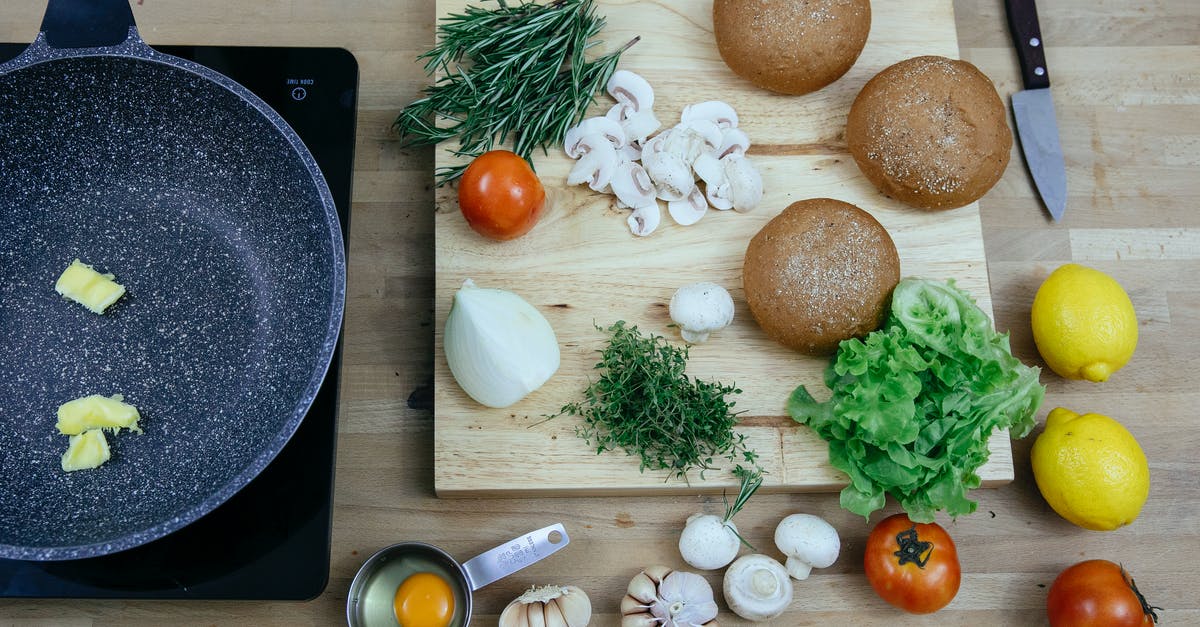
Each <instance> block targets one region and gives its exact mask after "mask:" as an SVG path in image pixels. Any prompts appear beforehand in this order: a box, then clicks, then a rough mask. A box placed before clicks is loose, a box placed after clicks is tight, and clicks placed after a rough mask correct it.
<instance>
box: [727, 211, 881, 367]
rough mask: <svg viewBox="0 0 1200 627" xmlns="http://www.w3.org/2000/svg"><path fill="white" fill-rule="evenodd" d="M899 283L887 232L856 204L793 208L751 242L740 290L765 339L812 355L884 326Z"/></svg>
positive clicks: (772, 222)
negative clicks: (742, 291)
mask: <svg viewBox="0 0 1200 627" xmlns="http://www.w3.org/2000/svg"><path fill="white" fill-rule="evenodd" d="M899 282H900V256H899V255H898V254H897V253H896V245H895V244H894V243H893V242H892V238H891V236H890V235H888V232H887V231H886V230H885V229H884V228H883V225H881V224H879V222H878V221H877V220H875V218H874V217H872V216H871V214H869V213H867V212H866V211H863V210H862V209H859V208H858V207H855V206H854V205H852V204H850V203H845V202H842V201H840V200H833V199H831V198H814V199H811V200H802V201H799V202H795V203H792V204H791V205H790V206H788V208H787V209H784V210H783V213H780V214H779V215H778V216H775V217H774V218H772V219H771V221H770V222H768V223H767V224H766V225H765V226H763V228H762V229H761V230H760V231H759V232H758V234H756V235H755V236H754V238H753V239H751V240H750V245H749V246H748V247H747V248H746V258H745V260H744V262H743V264H742V287H743V288H744V289H745V293H746V302H747V304H749V305H750V312H751V313H752V314H754V319H755V320H756V321H758V325H759V326H760V327H762V329H763V331H765V332H766V334H767V335H769V336H771V338H773V339H775V340H776V341H778V342H780V343H782V344H784V345H785V346H788V347H791V348H794V349H796V350H798V351H800V352H802V353H806V354H809V355H827V354H829V353H832V352H833V351H834V350H836V349H837V345H838V342H841V341H842V340H845V339H849V338H852V337H860V336H863V335H866V334H867V333H870V332H871V331H874V330H875V329H877V328H879V325H881V324H883V318H884V315H886V313H887V306H888V302H889V299H890V298H891V295H892V289H894V288H895V287H896V284H897V283H899Z"/></svg>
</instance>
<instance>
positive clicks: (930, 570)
mask: <svg viewBox="0 0 1200 627" xmlns="http://www.w3.org/2000/svg"><path fill="white" fill-rule="evenodd" d="M864 565H865V566H866V571H867V580H868V581H870V582H871V587H872V588H875V592H876V594H878V595H879V596H880V597H882V598H883V600H884V601H887V602H888V603H891V604H892V605H894V606H896V607H898V608H900V609H902V610H904V611H905V612H911V613H913V614H929V613H930V612H936V611H938V610H940V609H942V608H943V607H946V604H948V603H949V602H950V601H951V600H952V599H953V598H954V595H956V594H958V584H959V583H960V582H961V581H962V573H961V571H960V569H959V566H958V551H957V550H956V549H955V548H954V541H953V540H951V539H950V535H949V534H947V533H946V530H945V529H942V527H941V526H940V525H938V524H937V523H930V524H918V523H914V522H913V521H911V520H909V518H908V516H907V515H905V514H896V515H895V516H889V517H887V518H885V519H883V520H882V521H880V522H879V524H878V525H875V529H874V530H872V531H871V535H870V537H868V538H867V553H866V558H865V559H864Z"/></svg>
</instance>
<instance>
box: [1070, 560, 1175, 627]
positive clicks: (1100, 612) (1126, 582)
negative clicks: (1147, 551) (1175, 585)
mask: <svg viewBox="0 0 1200 627" xmlns="http://www.w3.org/2000/svg"><path fill="white" fill-rule="evenodd" d="M1154 609H1155V608H1152V607H1151V606H1150V604H1149V603H1147V602H1146V598H1145V597H1143V596H1142V593H1140V592H1138V589H1137V586H1135V585H1133V577H1130V576H1129V573H1127V572H1125V569H1124V568H1121V567H1120V566H1118V565H1117V564H1114V563H1112V562H1110V561H1108V560H1087V561H1085V562H1079V563H1078V564H1075V565H1074V566H1071V567H1070V568H1068V569H1066V570H1064V571H1062V572H1061V573H1059V575H1058V578H1057V579H1055V580H1054V584H1053V585H1051V586H1050V595H1049V596H1048V597H1046V613H1047V614H1048V615H1049V616H1050V624H1051V625H1052V626H1053V627H1085V626H1092V625H1095V626H1097V627H1099V626H1103V627H1139V626H1141V625H1153V624H1154V623H1155V621H1157V620H1158V616H1157V615H1156V614H1155V613H1154Z"/></svg>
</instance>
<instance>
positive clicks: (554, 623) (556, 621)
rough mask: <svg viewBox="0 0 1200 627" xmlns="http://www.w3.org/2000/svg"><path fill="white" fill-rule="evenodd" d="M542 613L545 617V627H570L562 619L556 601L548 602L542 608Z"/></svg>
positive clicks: (565, 620)
mask: <svg viewBox="0 0 1200 627" xmlns="http://www.w3.org/2000/svg"><path fill="white" fill-rule="evenodd" d="M542 613H543V614H545V617H546V627H570V625H569V624H568V623H567V619H565V618H563V614H562V610H560V609H559V608H558V601H550V602H549V603H546V604H545V605H544V606H542Z"/></svg>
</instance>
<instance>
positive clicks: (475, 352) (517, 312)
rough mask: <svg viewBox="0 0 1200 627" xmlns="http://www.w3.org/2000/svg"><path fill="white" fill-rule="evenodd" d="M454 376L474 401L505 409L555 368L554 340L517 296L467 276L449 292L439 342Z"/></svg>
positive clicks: (546, 326) (541, 319)
mask: <svg viewBox="0 0 1200 627" xmlns="http://www.w3.org/2000/svg"><path fill="white" fill-rule="evenodd" d="M443 349H444V351H445V354H446V362H447V364H448V365H449V366H450V372H451V374H453V375H454V380H455V381H457V382H458V384H459V386H460V387H461V388H462V389H463V391H464V392H466V393H467V395H468V396H470V397H471V398H473V399H475V401H477V402H478V403H480V404H482V405H485V406H488V407H508V406H509V405H512V404H513V403H516V402H517V401H519V400H521V399H522V398H525V396H527V395H528V394H529V393H530V392H533V391H534V390H536V389H538V388H539V387H541V386H542V384H544V383H545V382H546V381H548V380H549V379H550V377H551V376H552V375H553V374H554V373H555V372H556V371H557V370H558V366H559V358H560V355H559V348H558V338H557V337H556V336H555V334H554V329H553V328H551V327H550V323H549V322H548V321H547V320H546V318H545V317H543V316H542V314H541V313H540V312H538V310H537V309H535V308H534V307H533V306H532V305H530V304H529V303H527V302H525V300H523V299H522V298H521V297H520V296H517V295H516V294H514V293H512V292H508V291H505V290H500V289H489V288H480V287H478V286H476V285H475V282H474V281H472V280H470V279H467V280H466V281H464V282H463V286H462V288H461V289H459V290H458V292H457V293H456V294H455V295H454V304H453V305H452V306H451V308H450V314H449V316H448V317H447V318H446V328H445V333H444V340H443Z"/></svg>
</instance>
